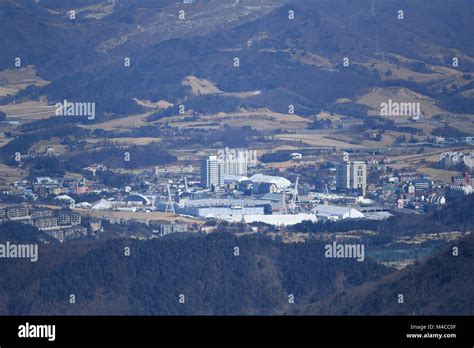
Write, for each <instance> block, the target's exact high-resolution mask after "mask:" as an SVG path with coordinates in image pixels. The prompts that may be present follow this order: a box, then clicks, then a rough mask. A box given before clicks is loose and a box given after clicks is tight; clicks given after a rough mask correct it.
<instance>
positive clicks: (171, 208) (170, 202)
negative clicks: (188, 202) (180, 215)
mask: <svg viewBox="0 0 474 348" xmlns="http://www.w3.org/2000/svg"><path fill="white" fill-rule="evenodd" d="M167 188H168V201H167V202H166V208H165V212H166V213H173V214H176V212H175V210H174V203H173V198H172V197H171V189H170V185H168V186H167Z"/></svg>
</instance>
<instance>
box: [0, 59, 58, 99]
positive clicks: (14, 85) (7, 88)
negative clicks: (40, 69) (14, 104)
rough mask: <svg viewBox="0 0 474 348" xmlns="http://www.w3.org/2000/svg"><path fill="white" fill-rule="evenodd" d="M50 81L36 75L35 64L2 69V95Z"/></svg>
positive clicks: (0, 74) (0, 77) (0, 86)
mask: <svg viewBox="0 0 474 348" xmlns="http://www.w3.org/2000/svg"><path fill="white" fill-rule="evenodd" d="M48 83H49V82H48V81H45V80H42V79H41V78H39V77H38V76H37V75H36V69H35V67H34V66H33V65H28V66H26V67H24V68H17V69H7V70H3V71H0V97H4V96H7V95H9V94H10V95H14V94H16V93H18V92H19V91H21V90H23V89H25V88H26V87H28V86H30V85H34V86H45V85H47V84H48Z"/></svg>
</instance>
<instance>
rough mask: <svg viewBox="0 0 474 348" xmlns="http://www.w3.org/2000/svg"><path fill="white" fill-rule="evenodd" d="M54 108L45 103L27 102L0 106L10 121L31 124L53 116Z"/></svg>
mask: <svg viewBox="0 0 474 348" xmlns="http://www.w3.org/2000/svg"><path fill="white" fill-rule="evenodd" d="M55 110H56V108H55V106H54V105H48V104H47V103H46V102H38V101H28V102H24V103H19V104H7V105H0V111H3V112H4V113H5V114H6V115H7V117H8V118H10V119H11V120H20V121H23V122H31V121H36V120H41V119H44V118H49V117H51V116H54V112H55Z"/></svg>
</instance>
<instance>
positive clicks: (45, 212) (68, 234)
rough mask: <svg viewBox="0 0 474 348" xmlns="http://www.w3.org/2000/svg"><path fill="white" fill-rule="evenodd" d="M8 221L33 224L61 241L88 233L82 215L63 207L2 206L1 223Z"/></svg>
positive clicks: (0, 210)
mask: <svg viewBox="0 0 474 348" xmlns="http://www.w3.org/2000/svg"><path fill="white" fill-rule="evenodd" d="M7 221H16V222H21V223H24V224H28V225H32V226H34V227H36V228H37V229H39V230H40V231H43V232H44V233H46V234H47V235H49V236H50V237H53V238H56V239H58V240H59V241H61V242H63V241H64V240H66V239H71V238H81V237H85V236H86V235H87V228H86V227H83V226H81V215H80V214H78V213H76V212H73V211H68V210H63V209H55V210H54V209H47V208H33V207H30V206H28V205H18V206H9V207H4V208H0V223H4V222H7Z"/></svg>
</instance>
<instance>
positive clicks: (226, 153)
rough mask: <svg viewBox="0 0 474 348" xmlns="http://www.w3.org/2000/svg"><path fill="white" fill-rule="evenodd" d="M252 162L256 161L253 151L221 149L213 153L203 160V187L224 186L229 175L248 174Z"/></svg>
mask: <svg viewBox="0 0 474 348" xmlns="http://www.w3.org/2000/svg"><path fill="white" fill-rule="evenodd" d="M252 162H256V153H254V152H252V151H248V150H236V149H228V148H226V149H224V150H219V152H218V154H217V156H216V155H211V156H209V157H208V158H206V159H203V160H202V161H201V184H202V186H203V187H220V186H224V178H225V177H226V176H227V175H239V176H245V175H247V172H248V167H249V165H250V163H252Z"/></svg>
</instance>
